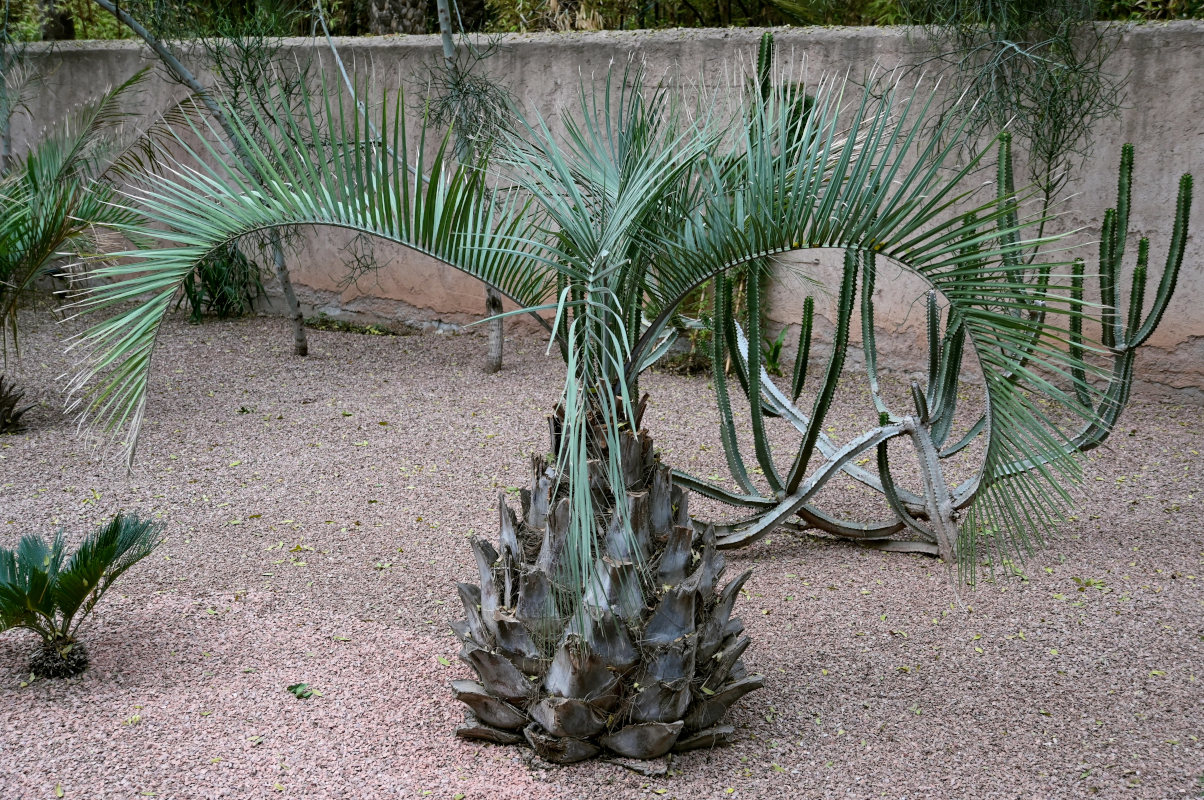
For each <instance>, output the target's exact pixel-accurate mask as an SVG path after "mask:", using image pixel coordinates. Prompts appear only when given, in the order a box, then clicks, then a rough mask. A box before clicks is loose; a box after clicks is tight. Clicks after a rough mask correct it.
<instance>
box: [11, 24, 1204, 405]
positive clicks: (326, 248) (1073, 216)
mask: <svg viewBox="0 0 1204 800" xmlns="http://www.w3.org/2000/svg"><path fill="white" fill-rule="evenodd" d="M760 35H761V31H759V30H751V29H748V30H671V31H656V32H650V31H636V32H602V33H588V34H587V33H574V34H539V35H511V36H507V37H504V38H503V39H502V40H501V47H500V50H499V51H498V52H497V53H496V54H495V55H494V56H492V57H491V58H490V59H489V61H488V62H487V65H488V69H489V71H490V72H491V73H492V74H493V76H494V77H495V78H497V79H498V80H500V81H502V82H504V83H505V84H506V85H507V86H508V87H509V88H510V90H511V91H512V92H513V94H514V95H515V97H517V98H518V99H519V100H520V101H521V102H522V103H523V105H524V106H525V107H526V108H528V109H535V110H537V111H538V112H539V113H540V114H542V115H543V116H544V117H545V118H547V119H548V120H550V122H551V124H552V126H553V128H554V129H556V128H559V127H560V126H559V122H558V117H559V115H560V114H561V113H562V112H565V111H571V110H572V109H573V108H575V106H576V103H577V96H578V91H579V87H580V86H581V84H582V81H586V82H592V81H595V80H601V79H602V78H604V77H605V75H606V73H607V70H608V69H610V68H611V67H612V65H617V66H620V67H621V66H622V65H623V64H625V63H626V62H627V60H628V59H629V58H635V59H639V60H642V61H643V62H644V63H645V64H646V65H647V67H648V70H649V73H650V74H651V75H652V76H653V77H654V78H660V77H662V76H676V77H675V79H676V80H679V81H683V82H685V83H686V84H687V85H692V86H695V87H697V88H699V89H700V90H702V91H706V92H709V93H711V94H712V95H713V96H714V97H715V98H716V100H717V102H721V101H722V98H724V97H725V96H726V97H730V96H731V95H732V92H729V91H725V90H730V89H736V88H738V87H739V86H741V85H742V84H743V80H744V79H743V78H742V77H741V70H742V69H743V68H745V67H747V64H748V62H749V60H750V59H751V58H754V57H755V52H756V44H757V41H758V39H759V37H760ZM776 37H777V44H778V48H779V50H778V52H779V55H780V61H781V63H782V65H783V68H784V69H788V70H790V71H791V74H792V75H793V76H794V77H795V79H799V78H804V79H807V80H809V81H816V80H819V79H820V78H822V77H823V76H825V75H842V76H843V75H847V76H848V77H849V78H850V79H851V80H854V81H860V80H862V79H864V78H865V77H866V76H867V75H869V74H872V73H873V72H874V71H879V72H880V71H882V70H888V69H891V68H893V67H898V66H906V65H910V64H915V63H917V62H919V61H920V60H922V59H923V57H924V56H925V54H926V53H927V52H928V51H927V49H926V46H925V44H924V42H923V41H921V40H920V39H919V38H917V35H916V34H915V32H913V31H910V30H908V29H903V28H828V29H816V28H801V29H797V28H796V29H782V30H779V31H777V32H776ZM287 46H288V48H289V49H290V51H291V54H292V55H293V56H294V57H296V58H297V59H318V62H319V63H320V64H321V66H322V69H323V71H324V72H325V74H326V75H327V76H328V80H330V81H334V82H335V85H337V78H336V77H335V72H334V69H333V64H332V62H331V58H330V55H329V52H328V51H326V50H325V47H324V45H320V44H319V45H313V44H311V43H310V42H309V41H308V40H289V42H288V45H287ZM338 47H339V52H340V54H341V56H342V58H343V59H344V61H345V62H346V64H347V66H348V69H349V70H350V71H352V72H353V73H355V74H357V75H361V76H364V77H365V79H366V80H367V81H368V84H369V85H370V87H371V88H372V89H373V90H374V91H377V92H379V91H380V90H383V89H388V90H390V91H391V90H394V89H396V88H397V87H404V88H405V89H406V90H407V91H408V92H410V96H411V97H416V96H417V95H418V94H419V93H420V92H421V90H422V89H423V88H424V87H425V86H426V83H427V80H428V76H429V74H430V72H429V70H430V68H431V67H432V66H435V65H437V64H438V61H439V58H440V48H439V40H438V38H437V37H434V36H398V37H379V38H357V39H341V40H338ZM41 58H42V62H43V66H44V67H45V69H46V79H45V81H44V83H43V85H42V86H41V88H40V89H39V91H38V93H37V95H36V96H35V97H34V98H33V100H32V102H31V103H30V114H29V115H28V116H23V117H20V118H18V119H17V120H15V124H14V140H15V148H14V150H15V152H16V153H17V154H18V155H19V154H20V153H22V152H23V151H25V150H27V149H28V147H29V144H30V143H31V142H33V141H36V140H37V138H38V137H39V135H40V131H41V130H42V128H43V127H44V126H45V125H46V124H48V123H51V122H53V121H55V120H58V119H61V118H62V116H63V115H64V114H65V113H66V111H67V110H68V109H70V108H73V107H75V106H76V105H78V104H80V103H82V102H85V101H87V100H88V99H89V98H92V97H95V96H96V95H97V94H99V93H100V92H101V91H102V90H103V89H104V88H106V87H107V86H110V85H113V84H115V83H118V82H120V81H122V80H124V79H125V78H127V77H129V76H130V75H131V74H133V73H134V72H135V71H136V70H137V69H139V68H141V67H143V66H151V67H152V68H153V69H156V70H157V69H158V67H157V62H156V61H155V60H154V59H153V58H152V57H151V56H150V55H149V52H148V51H146V50H145V49H144V48H143V47H141V46H140V45H139V44H137V43H134V42H81V43H68V44H65V45H60V46H59V47H57V48H56V49H55V50H54V51H52V52H46V53H44V54H43V55H42V56H41ZM1107 67H1108V69H1109V70H1110V71H1111V72H1113V73H1115V74H1118V75H1125V76H1127V88H1126V104H1125V107H1124V109H1123V110H1122V111H1121V113H1120V114H1119V115H1118V116H1117V117H1116V118H1113V119H1108V120H1105V121H1103V122H1101V123H1099V124H1098V125H1097V127H1096V131H1095V139H1094V149H1093V152H1092V156H1091V158H1090V160H1089V161H1088V162H1087V163H1086V165H1085V166H1084V167H1083V168H1082V169H1081V170H1080V171H1079V172H1078V173H1077V174H1076V176H1075V177H1074V178H1073V179H1072V181H1071V183H1070V185H1069V186H1068V189H1067V196H1068V199H1067V200H1066V201H1065V202H1064V204H1063V205H1062V208H1061V215H1060V217H1059V219H1058V220H1057V221H1056V223H1055V228H1056V229H1057V230H1061V231H1072V233H1071V234H1070V235H1069V237H1068V238H1067V240H1066V242H1067V243H1068V244H1069V245H1070V246H1071V249H1070V250H1069V251H1068V256H1082V257H1083V258H1085V259H1086V261H1087V264H1088V269H1089V270H1090V269H1091V265H1092V264H1094V263H1095V259H1096V254H1097V252H1098V251H1097V249H1096V247H1095V246H1094V241H1095V239H1096V237H1098V235H1099V228H1100V223H1101V220H1102V219H1103V214H1104V209H1105V208H1106V207H1108V206H1109V205H1113V204H1114V203H1115V192H1116V189H1115V182H1116V165H1117V163H1118V161H1119V158H1120V148H1121V145H1122V144H1123V143H1124V142H1133V143H1135V144H1136V145H1137V168H1136V172H1135V181H1134V186H1133V214H1132V219H1131V227H1132V229H1133V231H1134V233H1135V236H1149V237H1150V239H1151V242H1152V247H1151V260H1152V265H1153V266H1154V267H1155V275H1157V274H1159V271H1160V269H1161V265H1162V263H1163V260H1164V258H1165V254H1166V251H1167V246H1168V243H1169V240H1170V233H1171V231H1170V226H1171V221H1172V215H1173V210H1174V193H1175V191H1176V187H1177V182H1178V179H1179V176H1180V174H1182V173H1183V172H1186V171H1191V172H1194V173H1195V174H1196V176H1197V177H1198V178H1204V122H1202V120H1204V22H1201V21H1184V22H1174V23H1166V24H1151V25H1143V26H1130V27H1126V28H1124V29H1123V30H1122V32H1121V34H1120V41H1119V44H1118V46H1117V48H1116V50H1115V52H1114V54H1113V56H1112V58H1111V60H1110V61H1109V62H1108V65H1107ZM184 94H185V93H184V91H183V90H182V89H181V88H180V87H179V86H177V85H174V84H172V83H171V82H170V81H168V80H166V79H165V78H164V77H163V76H162V75H161V74H156V75H155V76H154V77H153V78H152V80H150V81H148V83H147V85H146V88H145V91H144V92H143V93H142V95H141V96H140V97H139V99H138V109H137V110H139V111H144V112H145V113H147V114H151V113H155V112H158V111H162V110H163V109H166V108H168V107H169V106H170V105H171V104H172V103H173V102H174V101H176V100H178V99H179V98H181V97H182V96H183V95H184ZM1020 156H1021V157H1023V154H1020ZM1191 224H1192V229H1193V230H1192V234H1191V236H1190V237H1189V238H1188V240H1187V244H1186V254H1185V258H1184V264H1183V270H1182V273H1181V275H1180V278H1179V285H1178V288H1177V290H1176V294H1175V297H1174V299H1173V301H1172V303H1171V305H1170V307H1169V308H1168V310H1167V313H1166V316H1165V318H1164V320H1163V322H1162V325H1161V327H1160V328H1159V330H1158V331H1157V333H1156V334H1155V335H1154V337H1153V338H1152V339H1151V341H1150V342H1149V344H1148V345H1147V346H1146V348H1145V349H1144V351H1143V352H1142V354H1141V356H1140V357H1139V360H1138V365H1137V380H1138V383H1139V385H1140V386H1141V387H1142V390H1143V391H1153V392H1159V391H1161V392H1168V393H1170V394H1173V395H1175V396H1177V397H1180V398H1184V399H1194V400H1196V401H1200V402H1204V200H1201V199H1199V198H1198V199H1197V201H1196V202H1195V204H1194V208H1193V210H1192V213H1191ZM1130 241H1131V242H1133V244H1132V245H1131V246H1130V248H1129V251H1130V260H1131V259H1132V258H1133V255H1132V254H1133V253H1135V249H1136V246H1135V237H1133V238H1131V239H1130ZM358 246H359V243H356V242H354V241H353V240H352V237H351V236H349V235H348V234H346V233H344V232H340V231H330V230H323V231H315V232H311V233H309V234H307V239H306V246H305V247H304V248H303V249H302V250H301V252H299V253H298V254H297V255H295V256H292V257H291V258H290V263H291V266H292V274H293V280H294V282H295V284H296V288H297V291H298V295H299V297H300V299H301V300H302V302H303V304H304V305H305V306H306V308H307V310H323V311H326V312H327V313H329V314H331V315H334V316H344V317H359V318H362V319H390V318H393V319H405V320H407V321H411V322H413V321H423V320H425V321H438V322H443V323H450V324H461V323H465V322H469V321H471V320H474V319H476V318H478V317H479V316H480V315H481V314H482V313H483V312H484V306H485V299H484V298H485V293H484V289H483V287H482V286H481V284H479V283H478V282H477V281H475V280H474V279H472V278H469V277H467V276H464V275H462V274H460V273H457V272H455V271H453V270H450V269H448V268H446V267H443V266H441V265H439V264H437V263H435V262H433V261H431V260H430V259H428V258H425V257H424V256H421V255H419V254H415V253H413V252H410V251H408V250H406V249H404V248H401V247H395V246H392V245H388V244H383V243H378V244H376V245H375V246H374V249H373V256H374V258H375V260H376V261H377V263H378V264H379V265H380V269H379V270H377V271H376V272H374V273H371V274H368V275H366V276H362V277H361V278H360V279H359V280H357V281H355V282H351V283H348V282H347V281H346V276H347V269H346V267H345V262H346V261H347V252H348V251H349V250H354V249H356V248H357V247H358ZM838 258H839V256H838V255H837V254H833V253H831V252H822V251H807V252H803V253H798V254H795V255H792V256H790V257H788V258H786V259H784V260H783V262H782V263H781V264H779V266H778V268H777V270H776V273H775V277H774V280H773V281H771V285H770V292H769V303H770V311H769V316H770V323H771V325H770V327H771V332H773V333H776V332H777V330H778V329H781V328H782V327H790V326H797V323H798V320H799V318H800V315H801V308H802V301H803V297H804V296H805V295H806V294H807V293H808V292H811V293H815V294H816V295H817V296H816V300H817V312H818V314H819V316H820V317H821V319H822V318H823V316H824V314H825V313H829V312H828V306H829V305H831V302H830V300H829V298H830V295H831V293H830V292H827V293H825V291H824V290H822V289H815V288H814V287H813V286H812V285H811V284H808V283H807V281H805V280H803V279H801V278H800V277H799V276H800V274H802V275H812V276H816V277H819V278H821V279H829V280H830V278H831V277H832V275H833V268H834V266H836V265H837V264H838V263H839V262H838ZM1128 266H1129V269H1130V270H1131V268H1132V264H1131V263H1130V264H1129V265H1128ZM835 274H837V275H838V274H839V273H838V272H836V273H835ZM884 283H885V286H884V285H883V284H884ZM1122 285H1123V286H1125V287H1127V285H1128V284H1127V278H1126V279H1125V282H1124V283H1122ZM922 291H923V285H922V282H919V281H905V280H899V281H894V282H884V281H883V280H882V279H880V280H879V306H878V319H879V323H880V327H881V330H882V332H881V333H879V346H880V348H881V349H882V350H883V353H884V364H889V363H893V364H897V365H898V367H899V368H900V369H903V370H911V369H914V368H916V367H918V366H920V361H921V359H922V353H923V352H924V346H923V326H922V319H923V314H922V311H920V310H919V308H918V307H917V306H916V301H917V299H918V297H917V292H918V293H920V294H922ZM1151 293H1152V287H1151V291H1149V292H1147V295H1148V294H1151ZM271 304H274V305H275V307H277V308H278V307H279V298H278V297H273V298H271ZM511 319H517V318H511ZM821 336H822V334H821ZM787 340H788V341H789V342H792V341H793V340H794V334H793V329H792V330H791V331H790V332H789V333H788V336H787ZM792 349H793V345H788V346H787V350H788V351H790V350H792Z"/></svg>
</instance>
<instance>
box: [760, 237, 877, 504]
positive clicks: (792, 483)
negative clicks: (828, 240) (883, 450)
mask: <svg viewBox="0 0 1204 800" xmlns="http://www.w3.org/2000/svg"><path fill="white" fill-rule="evenodd" d="M841 281H842V282H841V291H840V303H839V305H838V307H837V311H836V333H835V335H834V336H833V337H832V354H831V355H830V356H829V357H828V372H827V375H826V376H825V378H824V386H823V388H822V389H821V390H820V392H819V396H818V397H816V398H815V405H814V407H813V408H812V411H811V424H810V425H809V426H808V427H807V433H806V434H805V436H804V437H803V442H802V444H801V445H800V446H799V450H798V454H797V455H796V456H795V459H794V464H793V465H792V466H791V467H790V477H789V479H788V480H787V481H786V493H787V494H789V495H793V494H794V493H795V492H797V491H798V487H799V484H801V483H802V482H803V477H804V476H805V475H806V473H807V464H808V463H809V462H810V461H811V454H812V452H813V451H814V450H815V440H816V439H817V438H818V436H819V433H820V430H821V429H822V428H823V424H824V418H825V417H826V416H827V414H828V407H829V406H830V405H831V404H832V398H833V397H834V396H835V395H836V385H837V383H838V382H839V381H840V372H841V370H842V369H843V368H844V358H845V351H846V349H847V348H848V343H849V321H850V318H851V317H852V313H853V296H854V294H855V293H856V286H857V256H856V255H855V254H854V253H852V252H850V251H846V252H845V257H844V274H843V276H842V278H841ZM760 401H761V398H760V397H757V398H756V399H754V400H752V401H750V402H754V403H759V402H760Z"/></svg>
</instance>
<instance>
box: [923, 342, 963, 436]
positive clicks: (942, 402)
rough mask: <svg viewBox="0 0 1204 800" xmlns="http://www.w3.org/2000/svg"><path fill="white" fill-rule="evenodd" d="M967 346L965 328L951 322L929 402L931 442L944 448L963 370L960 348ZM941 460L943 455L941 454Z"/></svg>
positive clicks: (955, 410)
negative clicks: (934, 388) (930, 407)
mask: <svg viewBox="0 0 1204 800" xmlns="http://www.w3.org/2000/svg"><path fill="white" fill-rule="evenodd" d="M965 342H966V326H965V325H964V324H962V322H961V320H960V319H950V321H949V326H948V328H947V329H946V331H945V342H944V344H943V345H942V347H941V354H942V355H941V365H940V370H939V372H938V381H939V384H938V387H937V390H936V392H935V393H934V397H933V401H932V412H931V413H932V419H933V423H932V426H931V427H932V441H933V443H934V444H935V445H936V446H937V447H938V448H939V447H943V446H944V444H945V440H946V439H947V438H948V437H949V431H950V430H952V428H953V417H954V414H956V412H957V385H958V379H959V378H960V377H961V370H962V348H963V347H964V346H965ZM941 456H942V457H944V453H943V452H942V453H941Z"/></svg>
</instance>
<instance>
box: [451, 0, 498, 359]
mask: <svg viewBox="0 0 1204 800" xmlns="http://www.w3.org/2000/svg"><path fill="white" fill-rule="evenodd" d="M435 5H436V8H438V10H439V36H440V39H441V40H442V42H443V61H444V62H445V63H446V65H447V70H448V72H451V71H452V70H454V69H455V67H456V44H455V41H454V40H453V39H452V24H451V5H450V4H449V2H448V0H437V1H436V3H435ZM467 151H468V148H467V146H465V144H464V142H463V140H462V139H461V138H460V137H459V135H457V136H456V156H457V157H458V158H459V160H460V161H461V162H463V161H464V160H465V158H466V157H467V156H468V152H467ZM485 313H486V314H487V315H488V316H491V317H494V319H492V320H490V321H489V353H488V355H487V356H486V358H485V372H487V373H492V372H497V371H499V370H500V369H501V368H502V351H503V348H504V346H505V327H504V325H503V323H502V320H501V318H500V317H498V316H497V315H498V314H501V313H502V296H501V294H499V293H498V291H497V289H495V288H493V287H492V286H486V287H485Z"/></svg>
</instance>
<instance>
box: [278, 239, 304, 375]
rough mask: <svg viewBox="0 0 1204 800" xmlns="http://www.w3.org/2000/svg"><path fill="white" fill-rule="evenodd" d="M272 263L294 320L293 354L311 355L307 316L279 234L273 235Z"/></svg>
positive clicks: (290, 317) (289, 312)
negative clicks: (306, 327) (306, 329)
mask: <svg viewBox="0 0 1204 800" xmlns="http://www.w3.org/2000/svg"><path fill="white" fill-rule="evenodd" d="M271 247H272V264H273V265H274V266H275V268H276V279H277V280H278V281H280V291H281V293H283V294H284V302H285V303H286V304H287V305H288V318H289V319H291V320H292V321H293V355H295V356H307V355H309V340H308V338H307V337H306V334H305V318H304V317H303V316H302V314H301V305H300V304H299V303H298V302H297V293H296V292H294V291H293V281H292V278H290V277H289V274H288V267H286V266H285V263H284V247H283V246H282V245H281V242H280V236H279V234H274V235H273V236H272V245H271Z"/></svg>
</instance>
